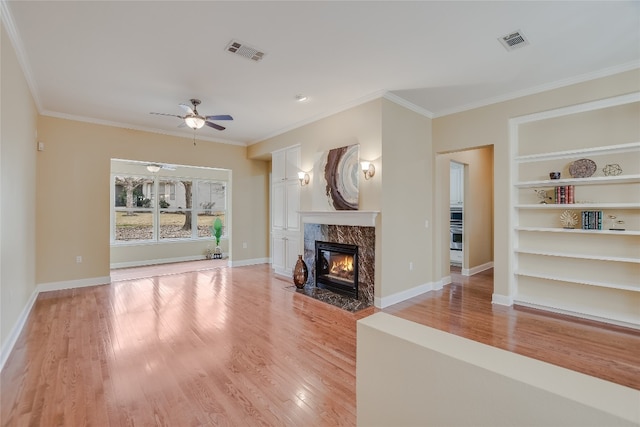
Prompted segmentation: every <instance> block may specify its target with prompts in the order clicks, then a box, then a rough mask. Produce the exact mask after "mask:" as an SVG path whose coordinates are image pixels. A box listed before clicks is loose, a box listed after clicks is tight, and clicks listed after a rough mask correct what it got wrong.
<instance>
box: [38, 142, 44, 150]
mask: <svg viewBox="0 0 640 427" xmlns="http://www.w3.org/2000/svg"><path fill="white" fill-rule="evenodd" d="M38 151H44V142H38Z"/></svg>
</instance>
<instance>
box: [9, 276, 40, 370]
mask: <svg viewBox="0 0 640 427" xmlns="http://www.w3.org/2000/svg"><path fill="white" fill-rule="evenodd" d="M38 293H39V292H38V289H37V288H36V289H35V290H34V291H33V293H32V294H31V296H30V297H29V300H28V301H27V303H26V304H25V306H24V308H23V309H22V311H21V312H20V315H19V316H18V321H17V322H16V323H15V325H13V328H12V329H11V332H9V336H8V337H7V340H6V341H5V342H4V344H3V345H2V350H0V371H2V369H4V364H5V363H6V362H7V359H9V355H10V354H11V351H12V350H13V347H14V346H15V345H16V342H18V337H20V333H22V329H23V328H24V325H26V323H27V319H28V318H29V314H30V313H31V309H32V308H33V305H34V304H35V302H36V299H37V298H38Z"/></svg>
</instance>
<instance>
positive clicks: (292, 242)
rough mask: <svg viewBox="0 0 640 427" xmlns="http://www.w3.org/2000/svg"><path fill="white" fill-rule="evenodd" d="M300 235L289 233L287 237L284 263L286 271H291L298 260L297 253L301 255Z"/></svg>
mask: <svg viewBox="0 0 640 427" xmlns="http://www.w3.org/2000/svg"><path fill="white" fill-rule="evenodd" d="M299 240H300V235H299V233H295V234H291V235H289V236H288V237H287V244H286V246H287V251H286V257H287V260H286V265H285V269H286V270H287V272H291V273H293V269H294V268H295V266H296V262H297V261H298V255H302V254H301V252H300V242H299Z"/></svg>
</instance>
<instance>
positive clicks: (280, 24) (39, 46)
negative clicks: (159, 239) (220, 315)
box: [0, 0, 640, 144]
mask: <svg viewBox="0 0 640 427" xmlns="http://www.w3.org/2000/svg"><path fill="white" fill-rule="evenodd" d="M0 1H2V15H3V16H2V18H3V22H4V25H5V28H6V29H7V31H8V33H9V34H10V36H11V38H12V40H13V41H14V45H16V49H17V51H18V56H19V58H20V60H21V62H22V65H23V68H24V69H25V73H26V75H27V78H28V80H29V84H30V86H31V89H32V91H33V92H34V97H35V99H36V103H37V105H38V108H39V110H40V112H41V113H42V114H47V115H53V116H58V117H68V118H73V119H79V120H88V121H92V122H98V123H108V124H117V125H120V126H125V127H131V128H134V129H145V130H153V131H158V132H162V133H168V134H175V135H184V136H189V137H191V136H192V135H193V131H191V130H190V129H189V128H178V127H177V125H178V124H179V123H180V120H179V119H178V118H173V117H163V116H154V115H150V114H149V112H152V111H153V112H162V113H171V114H182V113H183V112H182V110H181V109H180V108H179V107H178V104H179V103H181V102H185V101H187V102H188V100H189V99H190V98H194V97H195V98H200V99H201V100H202V105H201V106H200V108H199V112H200V113H201V114H205V115H213V114H230V115H232V116H233V117H234V119H235V120H234V121H233V122H219V123H220V124H223V125H225V126H227V129H226V130H225V131H222V132H221V131H217V130H215V129H211V128H208V127H204V128H202V129H200V130H199V131H197V132H198V137H199V138H201V139H210V140H217V141H222V142H231V143H241V144H251V143H253V142H256V141H259V140H262V139H264V138H267V137H270V136H274V135H277V134H278V133H281V132H284V131H286V130H289V129H292V128H295V127H297V126H299V125H302V124H304V123H308V122H310V121H313V120H317V119H318V118H320V117H324V116H327V115H329V114H332V113H335V112H338V111H340V110H343V109H345V108H348V107H351V106H354V105H357V104H359V103H361V102H363V101H366V100H369V99H373V98H377V97H380V96H381V95H383V94H386V96H388V97H391V98H392V99H394V100H396V101H397V102H399V103H403V104H405V105H407V106H409V107H410V108H413V109H414V110H416V111H419V112H422V113H423V114H425V115H427V116H431V117H437V116H441V115H445V114H449V113H451V112H455V111H460V110H463V109H467V108H470V107H473V106H480V105H484V104H487V103H491V102H495V101H499V100H504V99H508V98H512V97H515V96H517V95H523V94H527V93H533V92H536V91H540V90H543V89H548V88H552V87H558V86H561V85H565V84H568V83H573V82H576V81H582V80H586V79H590V78H594V77H598V76H601V75H607V74H612V73H614V72H618V71H624V70H628V69H632V68H637V67H639V66H640V2H639V1H619V2H612V1H602V2H599V1H589V2H573V1H550V2H539V1H533V2H515V1H513V2H485V1H474V2H437V1H430V2H420V1H414V2H399V1H374V2H366V1H351V2H346V1H284V2H271V1H256V2H245V1H227V2H222V1H198V2H190V1H160V2H150V1H67V2H62V1H42V2H39V1H5V0H0ZM514 30H521V31H522V32H523V33H524V34H525V35H526V36H527V38H528V39H529V41H530V45H529V46H525V47H522V48H520V49H516V50H514V51H511V52H507V51H506V50H505V48H504V47H503V46H502V45H501V44H500V43H499V42H498V40H497V38H498V37H501V36H503V35H506V34H508V33H510V32H512V31H514ZM232 39H236V40H239V41H241V42H244V43H246V44H248V45H250V46H253V47H255V48H257V49H259V50H262V51H264V52H265V53H266V55H265V57H264V59H263V60H262V61H260V62H254V61H251V60H249V59H246V58H243V57H240V56H237V55H233V54H230V53H228V52H226V51H225V47H226V45H227V44H228V43H229V41H231V40H232ZM297 94H304V95H306V96H308V97H309V100H308V101H307V102H306V103H298V102H296V101H295V96H296V95H297Z"/></svg>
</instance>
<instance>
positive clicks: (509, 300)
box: [491, 293, 513, 307]
mask: <svg viewBox="0 0 640 427" xmlns="http://www.w3.org/2000/svg"><path fill="white" fill-rule="evenodd" d="M491 304H497V305H506V306H508V307H510V306H512V305H513V297H510V296H509V295H500V294H495V293H494V294H493V295H491Z"/></svg>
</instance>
